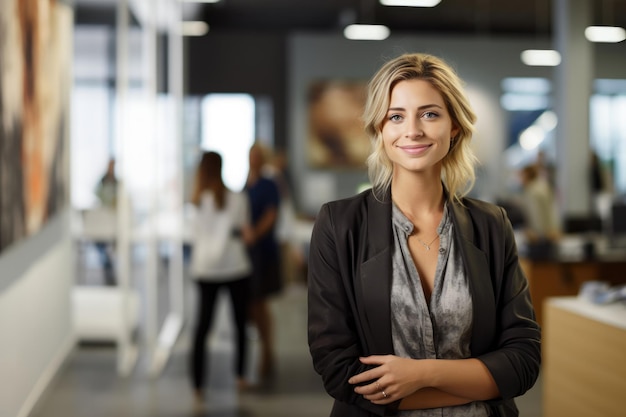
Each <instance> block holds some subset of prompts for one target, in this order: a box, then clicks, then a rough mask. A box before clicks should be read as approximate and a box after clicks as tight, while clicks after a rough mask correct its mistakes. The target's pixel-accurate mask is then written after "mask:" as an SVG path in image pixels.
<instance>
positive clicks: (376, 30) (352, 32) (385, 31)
mask: <svg viewBox="0 0 626 417" xmlns="http://www.w3.org/2000/svg"><path fill="white" fill-rule="evenodd" d="M389 33H390V31H389V28H388V27H387V26H385V25H365V24H356V23H355V24H352V25H348V26H346V27H345V28H344V30H343V36H345V37H346V39H350V40H358V41H365V40H367V41H382V40H383V39H387V38H388V37H389Z"/></svg>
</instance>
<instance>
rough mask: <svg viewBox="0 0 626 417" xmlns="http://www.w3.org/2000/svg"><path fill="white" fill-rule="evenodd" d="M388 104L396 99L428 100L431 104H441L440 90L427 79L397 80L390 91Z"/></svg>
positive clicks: (442, 101) (442, 100)
mask: <svg viewBox="0 0 626 417" xmlns="http://www.w3.org/2000/svg"><path fill="white" fill-rule="evenodd" d="M389 97H390V105H391V104H393V102H397V101H406V100H411V101H428V102H430V103H432V104H439V105H441V104H443V103H444V99H443V95H442V94H441V92H440V91H439V90H438V89H437V88H435V87H434V86H433V85H432V84H431V83H430V82H429V81H426V80H423V79H418V78H415V79H410V80H402V81H399V82H397V83H396V84H395V85H394V86H393V87H392V88H391V91H390V94H389Z"/></svg>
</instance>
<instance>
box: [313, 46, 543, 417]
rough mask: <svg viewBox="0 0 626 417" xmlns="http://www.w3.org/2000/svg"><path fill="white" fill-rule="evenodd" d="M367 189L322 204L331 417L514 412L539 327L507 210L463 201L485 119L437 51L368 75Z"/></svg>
mask: <svg viewBox="0 0 626 417" xmlns="http://www.w3.org/2000/svg"><path fill="white" fill-rule="evenodd" d="M364 120H365V126H366V131H367V133H368V135H369V136H370V138H371V140H372V142H373V151H372V153H371V154H370V157H369V159H368V168H369V174H370V180H371V183H372V187H373V188H371V189H368V190H365V191H363V192H362V193H360V194H357V195H356V196H353V197H350V198H346V199H342V200H337V201H333V202H329V203H326V204H324V205H323V206H322V207H321V209H320V211H319V213H318V216H317V219H316V221H315V226H314V230H313V234H312V237H311V249H310V256H309V277H308V282H309V291H308V320H309V321H308V338H309V347H310V352H311V356H312V359H313V364H314V367H315V369H316V371H317V372H318V373H319V374H320V375H321V376H322V380H323V382H324V386H325V388H326V390H327V392H328V393H329V394H330V395H331V396H332V397H334V398H335V402H334V406H333V409H332V411H331V413H330V415H331V416H333V417H335V416H341V417H350V416H360V417H365V416H381V415H396V414H397V415H399V416H420V417H421V416H449V417H454V416H463V417H478V416H480V417H487V416H494V415H497V416H505V417H508V416H517V415H518V411H517V407H516V406H515V402H514V397H516V396H520V395H522V394H524V393H525V392H526V391H527V390H529V389H530V388H531V387H532V386H533V384H534V383H535V381H536V379H537V377H538V374H539V369H540V362H541V346H540V339H541V334H540V329H539V326H538V324H537V322H536V320H535V313H534V310H533V306H532V303H531V300H530V294H529V287H528V282H527V280H526V277H525V275H524V273H523V270H522V268H521V267H520V264H519V260H518V256H517V249H516V243H515V240H514V234H513V229H512V227H511V223H510V221H509V219H508V218H507V216H506V213H505V211H504V210H503V209H502V208H500V207H498V206H495V205H493V204H491V203H487V202H484V201H480V200H476V199H473V198H468V197H466V196H465V195H466V193H467V192H468V191H469V189H470V188H471V185H472V184H473V182H474V164H475V157H474V155H473V153H472V151H471V147H470V141H471V138H472V133H473V130H474V126H473V125H474V123H475V120H476V117H475V114H474V112H473V110H472V109H471V107H470V104H469V101H468V100H467V98H466V97H465V94H464V93H463V90H462V81H461V80H460V79H459V78H458V76H457V75H456V73H455V72H454V70H453V69H452V68H451V67H449V66H448V65H447V64H446V63H445V62H444V61H442V60H441V59H439V58H437V57H434V56H431V55H425V54H418V53H416V54H405V55H401V56H399V57H397V58H395V59H392V60H391V61H389V62H387V63H386V64H384V65H383V66H382V68H381V69H380V70H379V71H378V72H377V73H376V74H375V75H374V77H373V78H372V80H371V81H370V83H369V94H368V99H367V104H366V107H365V112H364Z"/></svg>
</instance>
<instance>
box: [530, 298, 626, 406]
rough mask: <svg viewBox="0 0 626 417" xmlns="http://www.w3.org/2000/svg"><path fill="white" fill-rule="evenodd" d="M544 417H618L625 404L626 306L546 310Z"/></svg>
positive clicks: (558, 303)
mask: <svg viewBox="0 0 626 417" xmlns="http://www.w3.org/2000/svg"><path fill="white" fill-rule="evenodd" d="M544 313H545V314H544V319H545V327H544V329H543V344H542V350H543V365H542V381H543V417H589V416H593V417H617V416H623V415H624V406H625V405H626V399H625V395H626V305H625V304H609V305H606V306H598V305H594V304H591V303H589V302H586V301H584V300H580V299H578V298H577V297H556V298H550V299H548V300H547V301H546V303H545V305H544Z"/></svg>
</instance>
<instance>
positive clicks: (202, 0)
mask: <svg viewBox="0 0 626 417" xmlns="http://www.w3.org/2000/svg"><path fill="white" fill-rule="evenodd" d="M180 1H182V2H183V3H219V2H220V0H180Z"/></svg>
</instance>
